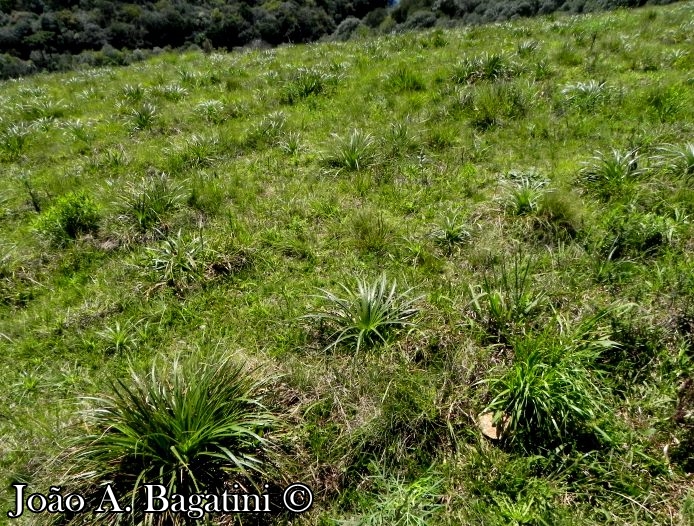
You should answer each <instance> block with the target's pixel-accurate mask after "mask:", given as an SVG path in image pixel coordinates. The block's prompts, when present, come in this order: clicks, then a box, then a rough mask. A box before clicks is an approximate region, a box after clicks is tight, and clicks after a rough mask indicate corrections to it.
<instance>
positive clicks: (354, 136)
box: [327, 129, 376, 170]
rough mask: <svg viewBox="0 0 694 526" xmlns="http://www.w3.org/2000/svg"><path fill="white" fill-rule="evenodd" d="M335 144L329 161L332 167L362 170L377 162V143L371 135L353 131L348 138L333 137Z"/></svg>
mask: <svg viewBox="0 0 694 526" xmlns="http://www.w3.org/2000/svg"><path fill="white" fill-rule="evenodd" d="M333 137H334V138H335V144H334V146H333V149H332V151H331V153H330V154H329V155H328V156H327V161H328V163H329V164H330V165H331V166H335V167H337V168H344V169H347V170H361V169H363V168H366V167H367V166H369V165H370V164H372V163H373V162H375V160H376V151H375V150H376V141H375V139H374V137H373V135H371V134H370V133H367V132H364V131H362V130H358V129H353V130H352V131H351V132H350V134H349V135H348V136H347V137H340V136H339V135H333Z"/></svg>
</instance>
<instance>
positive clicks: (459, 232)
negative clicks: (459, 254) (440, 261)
mask: <svg viewBox="0 0 694 526" xmlns="http://www.w3.org/2000/svg"><path fill="white" fill-rule="evenodd" d="M429 235H430V237H431V239H433V241H434V243H435V244H436V245H438V246H439V247H441V248H443V250H444V251H445V252H446V254H447V255H451V254H452V253H453V252H454V251H455V250H456V249H458V248H460V247H461V246H462V245H464V244H465V243H467V242H468V241H470V238H471V233H470V230H469V229H468V228H467V225H466V224H465V222H464V221H462V220H461V218H460V216H459V215H458V214H448V215H447V216H446V217H444V219H443V221H442V222H441V223H440V224H439V225H437V226H436V227H435V228H434V229H433V230H432V231H431V233H430V234H429Z"/></svg>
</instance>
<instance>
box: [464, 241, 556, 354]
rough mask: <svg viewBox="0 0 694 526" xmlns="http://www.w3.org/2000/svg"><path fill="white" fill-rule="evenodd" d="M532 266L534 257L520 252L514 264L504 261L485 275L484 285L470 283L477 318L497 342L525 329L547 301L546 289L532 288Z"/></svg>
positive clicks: (472, 303) (473, 308) (471, 304)
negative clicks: (475, 285)
mask: <svg viewBox="0 0 694 526" xmlns="http://www.w3.org/2000/svg"><path fill="white" fill-rule="evenodd" d="M531 268H532V261H531V259H530V258H523V257H522V256H521V255H520V254H518V253H517V254H516V255H515V256H514V258H513V266H512V267H510V268H509V267H508V266H507V264H506V263H505V262H504V261H503V260H502V261H501V262H500V263H499V264H498V265H496V266H495V267H494V268H493V270H492V272H491V273H490V274H487V275H485V277H484V282H483V283H482V285H481V287H478V288H477V289H476V288H475V287H473V286H472V285H471V286H470V293H471V297H472V301H471V302H470V306H471V307H472V311H473V313H474V316H475V321H476V322H477V323H479V324H481V326H482V327H483V329H484V330H485V331H486V332H487V334H488V335H489V336H491V337H492V338H494V339H496V340H497V341H502V342H503V341H508V340H509V337H510V335H512V334H514V333H516V332H517V331H518V330H522V328H523V327H524V326H525V323H526V321H528V320H529V319H530V318H531V317H532V316H534V315H535V314H536V313H537V312H538V311H539V310H540V308H541V306H542V304H543V302H544V300H545V293H544V291H537V290H535V289H534V287H533V284H532V274H531V273H530V270H531Z"/></svg>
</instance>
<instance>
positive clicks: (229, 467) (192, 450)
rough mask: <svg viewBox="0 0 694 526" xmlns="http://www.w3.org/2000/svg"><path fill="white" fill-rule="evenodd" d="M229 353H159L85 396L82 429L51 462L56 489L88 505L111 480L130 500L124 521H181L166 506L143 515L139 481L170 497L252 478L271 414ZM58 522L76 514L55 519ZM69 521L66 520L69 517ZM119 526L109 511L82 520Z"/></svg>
mask: <svg viewBox="0 0 694 526" xmlns="http://www.w3.org/2000/svg"><path fill="white" fill-rule="evenodd" d="M254 376H255V375H254V373H253V372H249V371H248V370H247V369H246V368H245V367H244V366H243V365H240V364H238V363H236V361H235V359H234V358H233V357H232V356H230V355H227V356H225V355H218V356H211V357H208V358H202V359H201V358H199V357H195V356H192V357H189V358H186V359H181V358H179V357H176V358H175V359H174V360H173V362H171V363H168V360H166V361H165V360H163V359H160V360H159V361H158V362H155V364H154V365H153V366H152V369H151V371H150V372H149V373H148V374H147V373H141V372H139V371H135V370H131V371H130V378H129V379H120V378H119V379H115V380H112V382H111V392H110V393H107V394H104V395H101V396H97V397H93V398H89V399H87V401H88V402H89V405H90V408H89V410H88V411H87V412H86V413H85V426H86V429H85V431H84V432H83V433H82V435H81V436H80V437H78V438H77V439H76V440H75V443H74V444H73V445H72V446H71V447H70V448H68V449H67V450H66V452H65V453H64V454H62V455H60V456H59V457H58V459H57V461H58V462H59V463H60V464H61V465H64V466H65V467H66V468H67V472H68V476H67V477H66V479H65V485H66V486H67V487H70V488H74V491H76V492H79V493H80V494H81V495H84V496H85V499H87V500H88V501H89V502H90V503H91V504H93V507H92V508H90V509H95V508H96V507H98V506H99V503H100V502H99V500H100V499H101V498H102V497H103V484H105V483H107V482H108V483H110V484H111V485H112V486H111V487H112V489H113V491H114V492H115V494H116V495H118V498H119V501H120V499H122V502H123V506H125V505H126V504H127V505H131V506H132V519H133V520H134V521H136V522H138V523H139V521H145V520H146V521H147V524H152V525H160V526H163V525H179V524H181V525H182V524H189V523H190V522H191V521H190V520H189V519H188V518H187V517H186V515H185V514H177V513H173V512H171V511H168V512H163V513H157V514H148V515H145V513H144V510H145V509H146V508H147V503H146V502H145V500H144V498H145V493H144V492H143V487H142V485H143V484H145V483H147V484H162V485H163V486H164V487H166V488H167V491H168V493H169V495H171V494H172V493H179V494H182V495H186V496H187V495H192V494H194V493H200V491H201V490H203V488H204V491H206V492H209V493H217V494H221V493H222V492H223V491H224V490H225V488H226V486H227V484H229V483H230V481H231V480H237V481H239V482H244V481H247V480H251V481H253V480H256V479H259V478H260V475H261V474H264V472H265V469H266V468H267V464H266V460H265V458H264V456H265V455H264V452H263V451H264V450H265V449H266V448H267V446H268V441H267V439H265V438H263V434H265V432H266V431H267V430H269V429H270V428H271V427H272V426H273V424H274V422H275V419H274V418H273V417H272V415H271V414H270V413H269V412H268V411H267V409H265V407H264V406H263V405H262V403H261V400H260V398H259V390H260V387H261V386H262V382H259V381H257V380H256V379H255V378H254ZM63 518H64V519H66V520H65V522H64V523H66V524H78V523H80V524H81V522H80V521H81V518H80V517H79V515H78V516H77V517H73V518H71V517H63ZM71 519H72V520H71ZM91 520H93V521H95V522H94V523H98V524H120V522H121V521H120V517H119V515H118V514H114V513H103V514H97V515H94V516H93V517H91Z"/></svg>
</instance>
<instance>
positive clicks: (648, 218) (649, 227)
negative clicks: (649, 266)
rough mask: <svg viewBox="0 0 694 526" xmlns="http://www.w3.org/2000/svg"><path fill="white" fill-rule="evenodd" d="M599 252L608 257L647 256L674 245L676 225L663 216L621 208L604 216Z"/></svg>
mask: <svg viewBox="0 0 694 526" xmlns="http://www.w3.org/2000/svg"><path fill="white" fill-rule="evenodd" d="M606 226H607V234H606V236H605V238H604V240H603V242H602V247H601V252H602V254H603V255H604V256H605V257H607V259H608V260H612V259H619V258H640V257H650V256H653V255H656V254H658V253H659V252H661V251H662V250H664V249H665V248H666V247H668V246H670V245H672V244H673V242H674V240H675V238H676V236H677V224H676V223H675V221H674V220H673V219H672V218H670V217H666V216H661V215H658V214H655V213H653V212H646V213H643V212H639V211H638V210H635V209H633V208H630V207H620V208H617V209H615V210H614V211H612V213H610V214H609V215H608V216H607V218H606Z"/></svg>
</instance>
